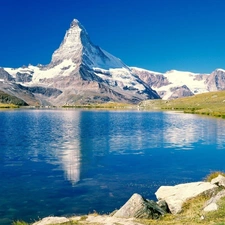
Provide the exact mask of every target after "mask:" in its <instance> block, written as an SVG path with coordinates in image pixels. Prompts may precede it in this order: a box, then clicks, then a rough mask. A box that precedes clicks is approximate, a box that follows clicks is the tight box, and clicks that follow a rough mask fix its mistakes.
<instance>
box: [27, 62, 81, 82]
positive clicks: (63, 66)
mask: <svg viewBox="0 0 225 225" xmlns="http://www.w3.org/2000/svg"><path fill="white" fill-rule="evenodd" d="M76 67H77V65H76V64H75V63H73V62H72V60H71V59H65V60H64V61H62V63H60V64H58V65H57V66H55V67H53V68H51V69H48V70H41V69H40V68H38V67H35V66H29V68H31V69H33V71H34V75H33V79H32V81H33V82H34V83H38V82H39V80H41V79H49V78H54V77H57V76H69V75H70V74H71V72H72V71H74V70H75V69H76Z"/></svg>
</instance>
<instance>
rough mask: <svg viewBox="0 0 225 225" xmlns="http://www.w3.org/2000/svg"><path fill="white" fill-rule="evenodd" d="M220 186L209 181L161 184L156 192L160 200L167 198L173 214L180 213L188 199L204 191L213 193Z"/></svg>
mask: <svg viewBox="0 0 225 225" xmlns="http://www.w3.org/2000/svg"><path fill="white" fill-rule="evenodd" d="M217 188H218V187H217V186H216V185H214V184H211V183H209V182H192V183H186V184H179V185H175V186H161V187H160V188H159V189H158V190H157V192H156V193H155V194H156V197H157V199H158V200H165V201H166V203H167V205H168V207H169V209H170V212H171V213H172V214H177V213H180V212H181V210H182V205H183V203H184V202H185V201H187V200H188V199H191V198H193V197H196V196H198V195H200V194H203V193H211V192H212V193H213V192H214V190H215V189H217Z"/></svg>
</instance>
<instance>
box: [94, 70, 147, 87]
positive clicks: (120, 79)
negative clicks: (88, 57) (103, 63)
mask: <svg viewBox="0 0 225 225" xmlns="http://www.w3.org/2000/svg"><path fill="white" fill-rule="evenodd" d="M94 69H95V71H99V72H102V73H99V72H95V74H96V75H97V76H99V77H101V78H102V79H103V80H105V81H106V82H107V83H109V84H110V85H112V86H116V85H118V86H119V87H120V88H124V87H127V88H129V87H132V88H134V89H137V90H139V91H144V90H145V87H144V85H142V84H141V83H139V82H138V81H137V79H136V77H135V76H133V75H132V74H131V73H130V71H129V70H128V69H126V68H120V69H109V70H102V69H100V68H94Z"/></svg>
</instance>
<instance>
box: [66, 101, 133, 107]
mask: <svg viewBox="0 0 225 225" xmlns="http://www.w3.org/2000/svg"><path fill="white" fill-rule="evenodd" d="M63 108H88V109H131V108H137V106H135V105H131V104H127V103H119V102H106V103H101V104H88V105H69V106H67V105H64V106H63Z"/></svg>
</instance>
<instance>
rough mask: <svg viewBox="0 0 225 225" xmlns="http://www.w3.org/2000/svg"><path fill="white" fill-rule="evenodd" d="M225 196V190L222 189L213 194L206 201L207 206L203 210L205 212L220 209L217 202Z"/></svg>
mask: <svg viewBox="0 0 225 225" xmlns="http://www.w3.org/2000/svg"><path fill="white" fill-rule="evenodd" d="M223 197H225V190H222V191H220V192H218V193H217V194H216V196H213V197H212V198H210V199H209V200H208V201H207V202H206V203H205V206H204V209H203V211H205V212H209V211H215V210H217V209H218V205H217V202H218V201H219V200H220V199H221V198H223Z"/></svg>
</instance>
